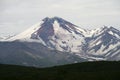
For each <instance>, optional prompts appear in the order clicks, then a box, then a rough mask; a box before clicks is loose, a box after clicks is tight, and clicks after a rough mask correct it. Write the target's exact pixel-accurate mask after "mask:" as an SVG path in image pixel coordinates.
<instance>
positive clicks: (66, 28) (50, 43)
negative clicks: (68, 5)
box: [11, 17, 86, 52]
mask: <svg viewBox="0 0 120 80" xmlns="http://www.w3.org/2000/svg"><path fill="white" fill-rule="evenodd" d="M85 32H86V30H84V29H82V28H80V27H78V26H76V25H74V24H72V23H70V22H68V21H66V20H64V19H62V18H59V17H53V18H48V17H46V18H44V19H43V20H42V21H41V22H40V23H38V24H36V25H34V26H32V27H31V28H30V29H28V30H26V31H24V32H23V33H21V34H19V35H17V36H15V37H13V38H11V40H20V41H37V42H40V43H42V44H44V45H46V46H47V47H49V48H51V49H56V50H59V51H66V52H71V51H72V52H79V51H80V49H81V48H80V47H81V45H82V43H83V42H84V37H85V35H84V33H85Z"/></svg>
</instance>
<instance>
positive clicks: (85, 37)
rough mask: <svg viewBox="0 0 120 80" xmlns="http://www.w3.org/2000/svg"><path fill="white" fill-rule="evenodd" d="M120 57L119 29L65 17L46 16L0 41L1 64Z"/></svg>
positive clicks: (45, 63)
mask: <svg viewBox="0 0 120 80" xmlns="http://www.w3.org/2000/svg"><path fill="white" fill-rule="evenodd" d="M99 60H105V61H114V60H115V61H116V60H120V31H119V30H117V29H115V28H114V27H107V26H104V27H101V28H97V29H94V30H86V29H83V28H81V27H79V26H77V25H74V24H72V23H71V22H68V21H66V20H64V19H62V18H59V17H53V18H49V17H46V18H44V19H43V20H41V21H40V22H39V23H38V24H36V25H34V26H32V27H30V28H29V29H27V30H25V31H24V32H22V33H20V34H18V35H16V36H13V37H11V38H9V39H7V40H6V41H5V42H3V41H2V42H0V63H2V64H17V65H25V66H35V67H49V66H55V65H63V64H70V63H78V62H85V61H99Z"/></svg>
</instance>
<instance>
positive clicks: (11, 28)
mask: <svg viewBox="0 0 120 80" xmlns="http://www.w3.org/2000/svg"><path fill="white" fill-rule="evenodd" d="M47 16H49V17H54V16H58V17H62V18H64V19H66V20H68V21H70V22H72V23H73V24H76V25H78V26H80V27H82V28H87V29H93V28H97V27H102V26H103V25H106V26H114V27H115V28H118V29H119V30H120V0H0V35H1V34H14V33H19V32H21V31H24V30H25V29H27V28H29V27H31V26H32V25H34V24H36V23H38V22H39V21H40V20H41V19H43V18H44V17H47Z"/></svg>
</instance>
